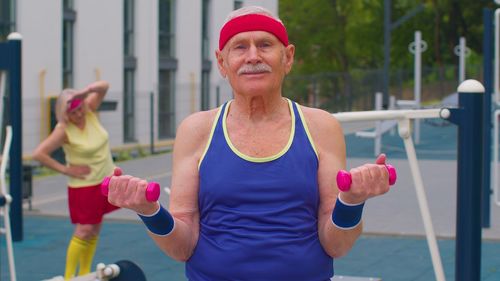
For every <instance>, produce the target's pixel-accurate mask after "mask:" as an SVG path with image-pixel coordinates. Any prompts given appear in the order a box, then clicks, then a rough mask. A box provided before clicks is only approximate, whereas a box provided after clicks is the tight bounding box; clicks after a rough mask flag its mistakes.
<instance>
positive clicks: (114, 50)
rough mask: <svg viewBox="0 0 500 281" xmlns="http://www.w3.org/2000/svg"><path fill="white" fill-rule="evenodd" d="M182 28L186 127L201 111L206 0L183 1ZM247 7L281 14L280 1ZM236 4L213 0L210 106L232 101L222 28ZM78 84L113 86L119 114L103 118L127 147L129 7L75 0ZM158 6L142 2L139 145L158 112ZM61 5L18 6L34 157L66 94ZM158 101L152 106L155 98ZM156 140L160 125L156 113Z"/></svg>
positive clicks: (26, 125)
mask: <svg viewBox="0 0 500 281" xmlns="http://www.w3.org/2000/svg"><path fill="white" fill-rule="evenodd" d="M175 2H176V3H175V11H176V16H175V20H176V23H175V29H176V58H177V60H178V68H177V72H176V87H175V90H176V93H175V96H176V102H175V103H176V113H175V121H176V124H177V125H178V124H179V123H180V122H181V121H182V120H183V119H184V118H185V117H186V116H188V115H189V114H191V113H193V112H195V111H198V110H200V107H201V106H200V102H201V98H200V93H201V84H200V83H201V67H202V54H201V41H202V40H201V36H202V34H201V30H202V22H201V20H202V1H201V0H177V1H175ZM244 5H261V6H263V7H266V8H267V9H269V10H271V11H273V12H275V13H276V12H277V9H278V1H277V0H274V1H271V0H261V1H257V0H247V1H244ZM233 7H234V1H233V0H212V1H211V7H210V16H209V25H210V30H211V32H210V46H211V50H212V51H211V54H210V60H211V62H212V64H211V74H210V79H211V90H210V108H214V107H216V106H217V104H216V88H217V86H219V89H220V101H221V102H223V101H225V100H228V99H230V98H231V97H232V94H231V89H230V87H229V85H228V84H227V82H226V81H225V80H224V79H222V78H221V76H220V74H219V71H218V69H217V63H216V60H215V50H216V49H217V48H218V37H219V30H220V28H221V27H222V24H223V22H224V20H225V18H226V15H227V14H228V13H229V12H230V11H232V10H233ZM74 9H75V11H76V21H75V29H74V34H75V39H74V40H75V41H74V86H75V88H82V87H84V86H85V85H87V84H88V83H90V82H92V81H95V80H96V79H104V80H107V81H109V82H110V86H111V87H110V90H109V92H108V95H107V96H106V100H112V101H117V102H118V104H117V108H116V110H115V111H102V112H100V113H99V116H100V118H101V121H102V123H103V125H104V126H105V128H106V129H107V130H108V132H109V134H110V143H111V145H112V146H119V145H122V144H123V123H122V119H123V110H122V106H123V101H122V99H123V83H124V80H123V1H122V0H106V1H102V0H75V7H74ZM158 12H159V11H158V2H157V1H139V0H136V3H135V57H136V59H137V65H136V76H135V79H136V80H135V89H136V99H135V108H136V124H135V128H136V136H137V141H138V143H141V144H149V142H150V135H151V130H150V123H151V118H150V112H151V110H154V112H158V108H157V107H156V106H157V99H158V96H157V95H158ZM62 22H63V11H62V1H61V0H44V1H39V0H18V1H17V29H18V30H17V31H18V32H19V33H21V35H22V36H23V51H22V52H23V61H22V64H23V65H22V69H23V78H22V79H23V82H22V83H23V85H22V87H23V88H22V90H23V137H24V139H23V150H24V154H25V156H29V155H30V154H31V152H32V151H33V150H34V148H35V147H36V146H37V145H38V144H39V143H40V141H41V140H43V139H44V138H45V137H46V136H47V135H48V133H49V132H48V128H49V126H48V122H49V121H48V120H47V116H48V110H47V109H48V105H47V100H48V97H49V96H57V95H58V94H59V92H60V91H61V90H62V89H61V87H62ZM151 95H152V96H153V98H154V106H153V108H151V105H150V96H151ZM153 122H154V126H153V128H154V130H155V132H154V136H155V141H158V140H157V139H156V138H157V132H156V131H157V127H158V120H157V115H156V114H155V115H154V120H153Z"/></svg>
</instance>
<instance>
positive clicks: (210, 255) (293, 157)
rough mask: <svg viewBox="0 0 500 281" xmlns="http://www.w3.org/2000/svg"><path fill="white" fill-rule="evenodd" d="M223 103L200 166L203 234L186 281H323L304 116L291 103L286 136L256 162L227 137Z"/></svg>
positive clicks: (327, 261) (326, 264)
mask: <svg viewBox="0 0 500 281" xmlns="http://www.w3.org/2000/svg"><path fill="white" fill-rule="evenodd" d="M229 104H230V102H228V103H226V104H224V105H223V106H221V108H220V109H219V112H218V114H217V117H216V121H214V126H213V128H212V132H211V136H210V139H209V141H208V144H207V148H206V150H205V153H204V155H203V157H202V159H201V160H200V164H199V177H200V186H199V198H198V205H199V211H200V235H199V239H198V243H197V245H196V248H195V249H194V253H193V255H192V256H191V258H190V259H189V260H188V261H187V262H186V276H187V278H188V279H189V280H191V281H208V280H217V281H225V280H227V281H235V280H252V281H253V280H258V281H266V280H269V281H281V280H286V281H294V280H296V281H305V280H312V281H325V280H330V278H331V276H333V260H332V258H331V257H330V256H328V255H327V254H326V252H325V251H324V250H323V248H322V246H321V244H320V242H319V237H318V220H317V217H318V206H319V190H318V181H317V178H318V157H317V153H316V150H315V148H314V144H313V142H312V141H311V137H310V135H309V131H308V130H307V125H306V123H305V120H304V118H303V116H302V112H301V111H300V109H299V108H298V106H297V104H296V103H293V102H291V101H290V100H288V104H289V107H290V112H291V116H292V129H291V134H290V139H289V141H288V143H287V145H286V146H285V148H284V149H283V150H282V151H281V152H279V153H278V154H276V155H274V156H271V157H266V158H255V157H250V156H247V155H244V154H242V153H241V152H239V151H238V150H237V149H236V148H235V147H234V146H233V145H232V144H231V141H230V140H229V137H228V133H227V129H226V122H225V120H226V116H227V112H228V107H229Z"/></svg>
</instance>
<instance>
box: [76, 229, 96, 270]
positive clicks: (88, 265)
mask: <svg viewBox="0 0 500 281" xmlns="http://www.w3.org/2000/svg"><path fill="white" fill-rule="evenodd" d="M98 239H99V237H97V236H96V237H93V238H91V239H90V240H87V243H88V247H87V249H86V250H85V251H84V252H82V254H81V255H80V269H79V271H78V275H84V274H87V273H90V271H91V269H92V260H93V259H94V254H95V249H96V248H97V241H98Z"/></svg>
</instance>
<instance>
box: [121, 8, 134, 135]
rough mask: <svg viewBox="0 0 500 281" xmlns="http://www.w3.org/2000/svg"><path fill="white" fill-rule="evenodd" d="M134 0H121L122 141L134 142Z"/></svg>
mask: <svg viewBox="0 0 500 281" xmlns="http://www.w3.org/2000/svg"><path fill="white" fill-rule="evenodd" d="M134 6H135V0H124V1H123V32H124V33H123V58H124V64H123V65H124V69H123V141H124V142H135V141H136V138H135V70H136V68H137V63H136V61H137V60H136V57H135V53H134V52H135V49H134V38H135V36H134Z"/></svg>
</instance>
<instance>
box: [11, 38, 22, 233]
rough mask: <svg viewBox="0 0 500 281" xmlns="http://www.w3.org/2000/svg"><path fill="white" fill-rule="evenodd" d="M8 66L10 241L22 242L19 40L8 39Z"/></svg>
mask: <svg viewBox="0 0 500 281" xmlns="http://www.w3.org/2000/svg"><path fill="white" fill-rule="evenodd" d="M8 44H9V46H10V55H9V57H10V66H9V77H10V80H9V85H10V94H9V106H10V114H11V116H10V121H11V125H12V144H11V148H10V154H9V156H10V157H9V159H10V165H9V167H10V170H9V171H10V172H9V179H10V194H11V196H12V205H11V209H10V220H11V222H12V228H11V229H12V240H13V241H22V240H23V208H22V203H23V202H22V180H23V175H22V167H23V159H22V155H23V138H22V132H23V127H22V124H23V122H22V116H23V114H22V92H21V38H20V36H19V37H10V36H9V41H8Z"/></svg>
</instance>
